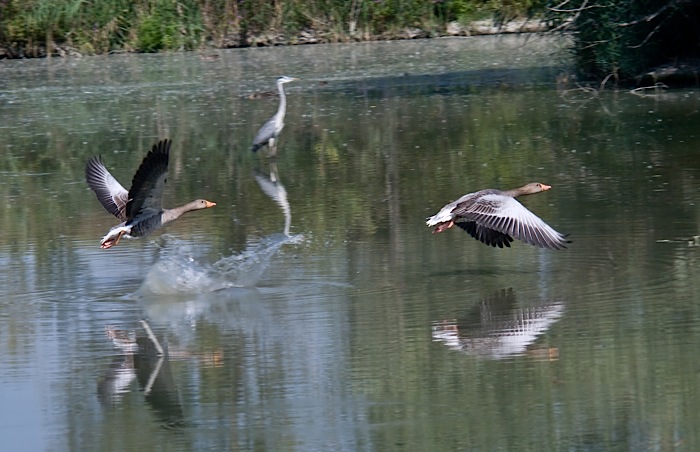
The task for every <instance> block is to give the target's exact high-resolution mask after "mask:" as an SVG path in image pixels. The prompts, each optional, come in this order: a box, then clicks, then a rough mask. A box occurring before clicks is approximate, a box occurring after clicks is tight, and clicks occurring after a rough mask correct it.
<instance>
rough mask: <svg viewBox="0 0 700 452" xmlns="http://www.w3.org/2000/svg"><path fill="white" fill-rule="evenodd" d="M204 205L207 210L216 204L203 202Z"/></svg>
mask: <svg viewBox="0 0 700 452" xmlns="http://www.w3.org/2000/svg"><path fill="white" fill-rule="evenodd" d="M204 205H205V206H207V208H209V207H214V206H215V205H216V203H215V202H211V201H204Z"/></svg>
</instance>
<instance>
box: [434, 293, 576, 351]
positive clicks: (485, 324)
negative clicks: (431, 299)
mask: <svg viewBox="0 0 700 452" xmlns="http://www.w3.org/2000/svg"><path fill="white" fill-rule="evenodd" d="M563 313H564V303H563V302H561V301H559V300H553V301H542V302H540V303H537V304H530V305H527V306H518V304H517V302H516V296H515V293H514V292H513V290H512V289H507V290H505V289H504V290H500V291H498V292H496V293H494V294H493V295H491V296H490V297H487V298H486V299H484V300H482V301H480V302H479V303H478V304H477V305H476V306H474V307H473V308H472V309H470V310H469V313H468V314H466V315H465V316H464V317H463V318H459V319H451V320H440V321H435V322H433V327H432V336H433V340H434V341H440V342H444V343H445V345H447V346H448V347H449V348H452V349H454V350H459V351H462V352H465V353H467V354H470V355H477V356H482V357H488V358H492V359H502V358H506V357H509V356H517V355H523V354H526V355H530V356H535V357H538V358H543V359H556V358H557V356H558V349H557V348H555V347H546V346H538V345H537V344H536V341H537V339H538V338H539V337H540V336H542V335H543V334H544V333H545V332H547V330H549V328H550V327H551V326H552V325H553V324H554V323H556V322H557V321H558V320H559V318H560V317H561V316H562V315H563Z"/></svg>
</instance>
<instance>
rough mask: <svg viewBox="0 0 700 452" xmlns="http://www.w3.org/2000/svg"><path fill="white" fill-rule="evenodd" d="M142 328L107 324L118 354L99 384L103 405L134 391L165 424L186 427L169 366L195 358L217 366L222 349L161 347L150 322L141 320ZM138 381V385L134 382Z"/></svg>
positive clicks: (114, 404) (98, 390) (204, 365)
mask: <svg viewBox="0 0 700 452" xmlns="http://www.w3.org/2000/svg"><path fill="white" fill-rule="evenodd" d="M140 323H141V325H142V326H143V332H142V331H141V330H117V329H115V328H113V327H112V326H107V329H106V333H107V337H108V338H109V339H111V340H112V343H113V344H114V347H115V349H116V350H117V352H118V354H117V355H116V356H115V358H114V360H113V362H112V363H111V364H110V365H109V367H108V368H107V370H106V371H105V372H104V374H103V375H102V377H101V378H100V380H99V381H98V383H97V393H98V396H99V399H100V400H101V401H102V403H103V404H104V405H111V406H118V405H120V404H121V403H122V399H123V398H124V396H125V395H126V394H128V393H129V392H131V391H138V392H139V393H142V394H143V398H144V401H145V402H146V403H148V404H149V405H150V406H151V408H152V409H153V411H154V412H155V413H156V414H157V416H158V418H159V419H160V420H161V422H162V423H163V425H164V426H166V427H168V428H178V427H183V426H184V424H185V416H184V410H183V407H182V404H181V403H180V396H179V394H178V389H177V385H176V383H175V379H174V377H173V374H172V370H171V368H170V360H171V359H180V360H183V359H194V360H197V361H198V362H200V364H201V365H202V366H203V367H218V366H220V365H221V363H222V360H223V354H222V352H221V350H215V351H213V352H210V353H188V352H187V350H180V349H171V350H168V348H167V347H162V346H161V343H160V340H159V339H158V338H156V336H155V334H154V333H153V332H152V330H151V327H150V326H149V324H148V323H147V322H146V321H144V320H142V321H141V322H140ZM135 381H136V382H138V385H137V386H135V385H134V384H133V383H134V382H135Z"/></svg>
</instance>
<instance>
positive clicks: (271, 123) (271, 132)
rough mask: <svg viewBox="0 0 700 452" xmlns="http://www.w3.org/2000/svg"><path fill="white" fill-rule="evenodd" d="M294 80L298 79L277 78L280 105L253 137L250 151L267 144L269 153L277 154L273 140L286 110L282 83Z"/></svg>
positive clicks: (279, 128)
mask: <svg viewBox="0 0 700 452" xmlns="http://www.w3.org/2000/svg"><path fill="white" fill-rule="evenodd" d="M295 80H299V79H297V78H294V77H287V76H284V77H280V78H278V79H277V90H278V91H279V93H280V105H279V107H277V113H275V115H274V116H273V117H272V118H270V119H269V120H268V121H267V122H266V123H265V124H263V126H262V127H260V130H258V133H257V134H256V135H255V138H254V139H253V146H252V147H251V148H250V150H251V151H253V152H255V151H257V150H258V149H260V148H261V147H263V146H265V145H267V146H268V148H269V149H270V155H276V154H277V148H276V146H275V140H277V137H278V136H279V134H280V132H282V129H283V128H284V115H285V114H286V112H287V96H285V94H284V84H285V83H289V82H293V81H295Z"/></svg>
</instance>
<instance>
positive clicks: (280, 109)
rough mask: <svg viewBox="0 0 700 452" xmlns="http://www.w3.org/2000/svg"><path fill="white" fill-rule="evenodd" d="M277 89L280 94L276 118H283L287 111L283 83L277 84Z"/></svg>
mask: <svg viewBox="0 0 700 452" xmlns="http://www.w3.org/2000/svg"><path fill="white" fill-rule="evenodd" d="M277 89H278V90H279V92H280V106H279V107H278V108H277V115H275V116H277V118H282V117H284V112H285V110H286V109H287V96H285V94H284V83H277Z"/></svg>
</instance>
